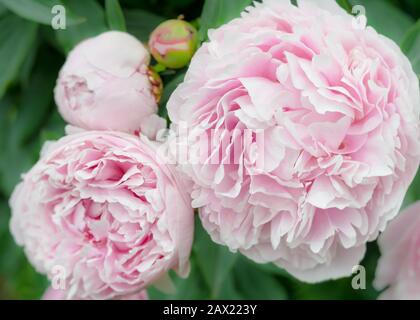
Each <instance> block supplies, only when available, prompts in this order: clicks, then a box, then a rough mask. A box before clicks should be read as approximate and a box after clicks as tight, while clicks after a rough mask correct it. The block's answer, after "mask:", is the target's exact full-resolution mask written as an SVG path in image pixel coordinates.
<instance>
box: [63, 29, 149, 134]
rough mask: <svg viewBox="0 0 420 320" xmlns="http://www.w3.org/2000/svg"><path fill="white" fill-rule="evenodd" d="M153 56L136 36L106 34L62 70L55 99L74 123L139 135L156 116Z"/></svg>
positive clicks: (79, 51) (71, 57) (77, 52)
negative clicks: (151, 69)
mask: <svg viewBox="0 0 420 320" xmlns="http://www.w3.org/2000/svg"><path fill="white" fill-rule="evenodd" d="M149 62H150V54H149V53H148V52H147V50H146V48H145V47H144V46H143V45H142V44H141V43H140V42H139V41H138V40H137V39H136V38H135V37H133V36H131V35H129V34H127V33H124V32H116V31H111V32H106V33H103V34H101V35H99V36H97V37H94V38H91V39H88V40H85V41H83V42H82V43H80V44H79V45H77V46H76V47H75V48H74V49H73V51H72V52H71V53H70V54H69V56H68V58H67V61H66V63H65V64H64V66H63V68H62V69H61V71H60V75H59V78H58V80H57V85H56V88H55V101H56V104H57V106H58V109H59V111H60V113H61V115H62V116H63V118H64V119H65V120H66V121H67V122H68V123H70V124H72V125H74V126H78V127H81V128H84V129H90V130H118V131H126V132H128V131H135V130H138V129H139V128H140V126H141V123H142V121H143V120H144V119H145V118H147V117H149V116H150V115H152V114H155V113H156V112H157V101H156V95H155V94H154V90H156V89H154V86H153V84H152V83H151V82H150V80H149V71H148V70H149V69H148V66H149Z"/></svg>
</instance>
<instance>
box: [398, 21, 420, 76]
mask: <svg viewBox="0 0 420 320" xmlns="http://www.w3.org/2000/svg"><path fill="white" fill-rule="evenodd" d="M401 50H402V51H403V52H404V53H405V54H406V55H407V57H408V59H410V62H411V65H412V66H413V70H414V72H415V73H416V74H417V75H418V76H419V77H420V19H419V20H417V22H416V24H415V25H414V26H412V27H411V28H410V29H409V30H408V32H407V33H406V35H405V37H404V40H403V41H402V44H401Z"/></svg>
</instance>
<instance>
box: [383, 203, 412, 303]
mask: <svg viewBox="0 0 420 320" xmlns="http://www.w3.org/2000/svg"><path fill="white" fill-rule="evenodd" d="M379 247H380V249H381V252H382V257H381V258H380V260H379V264H378V269H377V270H376V279H375V286H376V287H377V288H378V289H379V290H382V289H384V288H385V287H387V286H389V288H388V289H387V290H386V291H385V292H384V293H383V294H382V295H381V296H380V298H381V299H403V300H405V299H413V300H420V202H417V203H415V204H413V205H412V206H410V207H409V208H407V209H406V210H404V211H403V212H401V214H400V215H399V216H398V218H397V219H395V220H394V221H392V222H391V223H390V225H389V227H388V229H387V230H386V232H385V233H384V234H382V235H381V236H380V237H379Z"/></svg>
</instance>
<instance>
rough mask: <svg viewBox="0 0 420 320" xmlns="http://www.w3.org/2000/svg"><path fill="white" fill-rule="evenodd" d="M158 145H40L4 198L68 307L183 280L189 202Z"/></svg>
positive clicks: (16, 231)
mask: <svg viewBox="0 0 420 320" xmlns="http://www.w3.org/2000/svg"><path fill="white" fill-rule="evenodd" d="M156 146H157V144H154V143H152V142H150V141H148V140H147V139H146V138H144V137H141V138H140V139H139V138H136V137H134V136H131V135H129V134H126V133H115V132H105V131H104V132H97V131H96V132H95V131H92V132H81V133H75V134H72V135H69V136H66V137H64V138H62V139H60V140H59V141H57V142H54V143H50V144H49V145H47V146H45V147H44V150H43V152H42V155H41V159H40V160H39V162H38V163H37V164H36V165H35V166H34V167H33V168H32V169H31V170H30V171H29V172H28V173H27V174H25V175H24V177H23V182H22V183H20V184H19V185H18V186H17V187H16V189H15V191H14V193H13V195H12V197H11V200H10V207H11V209H12V218H11V231H12V234H13V235H14V237H15V239H16V242H17V243H18V244H19V245H22V246H23V247H24V249H25V252H26V255H27V256H28V258H29V260H30V262H31V263H32V264H33V265H34V266H35V268H36V269H37V270H38V271H39V272H41V273H44V274H47V275H48V277H49V278H50V279H51V280H52V281H58V280H60V281H63V283H64V284H65V289H66V297H65V298H66V299H118V298H119V297H121V296H126V295H130V294H132V293H136V292H139V291H141V290H143V289H144V288H145V287H147V286H148V285H150V284H153V283H155V282H156V281H161V279H164V277H165V275H166V273H167V271H168V270H169V269H175V270H177V271H178V273H179V274H180V275H181V276H186V275H187V273H188V269H189V264H188V258H189V252H190V249H191V244H192V239H193V228H194V214H193V210H192V208H191V205H190V202H191V200H190V198H189V196H188V194H187V192H186V191H185V190H184V187H183V184H182V183H183V182H182V181H181V180H179V179H178V175H176V174H175V173H174V172H173V171H172V168H170V167H169V166H166V165H164V164H163V161H161V160H160V159H159V157H158V155H157V153H156V150H157V149H156Z"/></svg>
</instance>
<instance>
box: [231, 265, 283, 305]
mask: <svg viewBox="0 0 420 320" xmlns="http://www.w3.org/2000/svg"><path fill="white" fill-rule="evenodd" d="M233 275H234V277H235V283H236V287H237V288H238V291H239V292H240V293H241V294H242V295H243V296H244V298H245V299H261V300H265V299H266V300H284V299H287V292H286V290H285V288H284V287H283V285H282V283H281V282H280V280H279V279H278V278H276V277H274V276H273V275H270V274H269V273H265V272H261V270H260V269H258V268H256V267H255V266H254V264H253V263H252V262H250V261H249V260H247V258H245V257H241V258H240V259H239V261H238V263H237V264H236V265H235V269H234V273H233Z"/></svg>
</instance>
